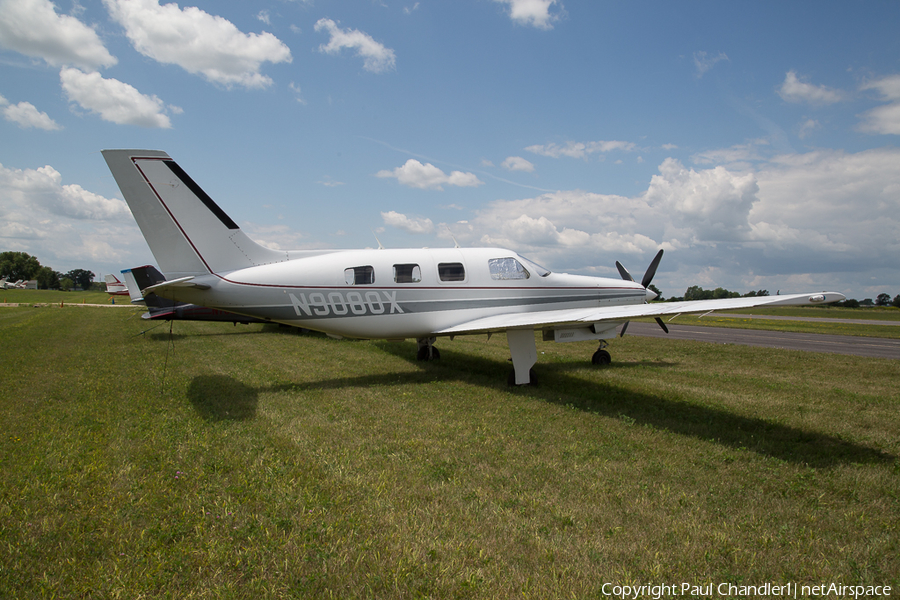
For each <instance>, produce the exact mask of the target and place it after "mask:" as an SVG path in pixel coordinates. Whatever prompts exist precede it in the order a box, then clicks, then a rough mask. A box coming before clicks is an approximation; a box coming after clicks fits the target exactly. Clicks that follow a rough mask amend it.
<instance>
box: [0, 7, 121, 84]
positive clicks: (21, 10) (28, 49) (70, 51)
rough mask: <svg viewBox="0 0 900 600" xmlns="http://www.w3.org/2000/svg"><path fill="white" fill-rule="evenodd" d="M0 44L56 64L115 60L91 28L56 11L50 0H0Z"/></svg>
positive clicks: (87, 64) (92, 66) (91, 64)
mask: <svg viewBox="0 0 900 600" xmlns="http://www.w3.org/2000/svg"><path fill="white" fill-rule="evenodd" d="M0 46H2V47H4V48H8V49H10V50H14V51H16V52H19V53H21V54H24V55H26V56H32V57H35V58H40V59H42V60H44V61H46V62H47V63H49V64H50V65H53V66H57V67H61V66H63V65H76V66H79V67H82V68H86V69H97V68H100V67H110V66H112V65H114V64H116V58H115V57H114V56H113V55H112V54H110V53H109V51H108V50H107V49H106V47H105V46H104V45H103V42H101V41H100V37H99V36H98V35H97V32H96V31H94V29H93V28H91V27H88V26H87V25H85V24H84V23H82V22H81V21H79V20H78V19H76V18H75V17H71V16H68V15H60V14H57V12H56V7H55V6H54V5H53V3H52V2H50V0H0Z"/></svg>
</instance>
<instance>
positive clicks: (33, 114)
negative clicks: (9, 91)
mask: <svg viewBox="0 0 900 600" xmlns="http://www.w3.org/2000/svg"><path fill="white" fill-rule="evenodd" d="M0 106H2V107H4V108H3V118H4V119H6V120H7V121H9V122H11V123H15V124H16V125H18V126H19V127H21V128H22V129H28V128H29V127H34V128H35V129H43V130H45V131H56V130H58V129H62V127H60V125H59V123H57V122H56V121H54V120H53V119H51V118H50V116H49V115H48V114H47V113H45V112H41V111H39V110H38V109H37V108H36V107H35V106H34V104H32V103H31V102H19V103H18V104H9V102H7V100H6V98H4V97H3V96H0Z"/></svg>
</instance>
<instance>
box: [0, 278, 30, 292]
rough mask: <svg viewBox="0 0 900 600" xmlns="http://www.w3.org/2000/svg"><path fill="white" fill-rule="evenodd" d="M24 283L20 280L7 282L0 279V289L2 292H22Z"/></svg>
mask: <svg viewBox="0 0 900 600" xmlns="http://www.w3.org/2000/svg"><path fill="white" fill-rule="evenodd" d="M25 284H26V281H25V280H24V279H20V280H18V281H16V282H12V281H8V280H7V279H6V278H4V279H0V289H4V290H22V289H25Z"/></svg>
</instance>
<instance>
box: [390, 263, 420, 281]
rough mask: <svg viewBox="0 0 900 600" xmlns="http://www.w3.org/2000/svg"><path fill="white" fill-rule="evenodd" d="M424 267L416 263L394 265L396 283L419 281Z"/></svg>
mask: <svg viewBox="0 0 900 600" xmlns="http://www.w3.org/2000/svg"><path fill="white" fill-rule="evenodd" d="M420 281H422V269H420V268H419V265H416V264H407V265H394V283H419V282H420Z"/></svg>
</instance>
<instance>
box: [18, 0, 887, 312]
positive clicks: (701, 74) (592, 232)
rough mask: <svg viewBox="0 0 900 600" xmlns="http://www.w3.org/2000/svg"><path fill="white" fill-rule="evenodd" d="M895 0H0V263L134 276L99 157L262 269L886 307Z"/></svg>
mask: <svg viewBox="0 0 900 600" xmlns="http://www.w3.org/2000/svg"><path fill="white" fill-rule="evenodd" d="M898 28H900V4H898V3H897V2H893V1H891V2H876V1H872V2H846V1H842V2H822V1H816V2H791V3H782V2H704V1H696V2H684V3H675V2H649V1H648V2H604V1H601V0H590V1H588V0H583V1H579V2H575V1H572V0H555V1H554V0H457V1H453V2H449V1H440V2H438V1H429V0H418V1H414V0H402V1H396V2H395V1H393V0H375V1H373V0H359V1H356V2H348V1H344V2H337V1H331V0H308V1H301V0H293V1H291V0H260V1H257V2H236V1H225V0H218V1H215V2H213V1H211V0H203V1H195V2H188V3H183V4H172V3H170V4H165V3H160V2H159V1H158V0H80V1H78V2H72V1H68V0H58V1H57V2H55V3H51V2H49V1H48V0H0V115H2V117H3V118H2V119H0V139H2V143H0V250H18V251H24V252H28V253H29V254H32V255H34V256H36V257H38V259H39V260H40V261H41V263H42V264H45V265H48V266H51V267H53V268H54V269H56V270H59V271H67V270H69V269H73V268H86V269H90V270H92V271H94V272H95V273H97V274H98V275H100V274H103V273H110V272H112V273H118V272H119V271H120V270H121V269H124V268H128V267H132V266H137V265H141V264H146V263H153V262H154V261H153V257H152V255H151V253H150V251H149V249H148V248H147V246H146V244H145V243H144V241H143V239H142V237H141V236H140V233H139V231H138V229H137V227H136V225H135V224H134V221H133V219H132V218H131V216H130V213H129V212H128V209H127V207H126V206H125V204H124V202H123V201H122V200H121V195H120V193H119V191H118V188H117V187H116V185H115V182H114V181H113V179H112V177H111V175H110V174H109V172H108V170H107V168H106V165H105V163H104V161H103V159H102V157H101V156H100V154H99V150H101V149H103V148H125V147H128V148H149V149H161V150H165V151H167V152H169V154H170V155H171V156H172V157H173V158H175V159H176V160H177V161H178V162H179V163H180V164H181V165H182V167H184V168H185V170H187V171H188V173H190V174H191V175H192V177H193V178H194V179H195V180H196V181H197V182H198V183H199V184H200V185H201V186H202V187H203V188H204V189H205V190H206V191H207V192H208V193H209V194H210V195H211V196H212V197H213V198H214V199H215V200H216V201H217V203H219V204H220V205H221V206H222V207H223V208H224V209H225V210H226V212H228V213H229V215H231V216H232V217H233V218H234V220H235V221H237V222H238V223H239V224H240V225H241V227H242V228H243V229H244V230H245V231H246V232H247V233H248V235H250V236H251V237H252V238H254V239H256V240H258V241H260V242H261V243H263V244H266V245H268V246H272V247H278V248H285V249H301V248H318V247H336V248H341V247H346V248H362V247H375V246H377V243H378V242H377V241H376V239H375V236H377V237H378V239H379V240H380V241H381V243H382V244H384V245H385V246H387V247H422V246H430V247H439V246H451V245H453V243H454V242H453V240H454V239H455V240H457V241H458V242H459V244H460V245H463V246H485V245H486V246H503V247H509V248H512V249H514V250H517V251H519V252H521V253H522V254H524V255H525V256H528V257H530V258H532V259H534V260H536V261H537V262H539V263H542V264H544V265H545V266H547V267H548V268H550V269H553V270H559V271H567V272H572V273H584V274H595V275H608V276H611V277H618V274H617V271H616V269H615V261H616V260H620V261H622V262H623V263H624V264H625V265H627V266H628V267H629V269H630V270H631V271H632V273H633V274H635V275H636V276H637V277H639V276H640V274H641V273H642V272H643V270H644V269H645V268H646V265H647V264H648V263H649V261H650V259H651V258H652V257H653V255H654V253H655V252H656V250H657V249H658V248H664V249H665V250H666V256H665V258H664V260H663V263H662V266H661V267H660V269H659V272H658V273H657V276H656V279H655V280H654V283H655V284H656V285H657V286H658V287H659V288H660V289H661V290H662V291H663V294H664V295H666V296H669V295H680V294H682V293H683V292H684V290H685V288H686V287H687V286H689V285H701V286H703V287H707V288H710V287H718V286H722V287H726V288H728V289H732V290H737V291H742V292H745V291H749V290H756V289H768V290H770V291H771V292H773V293H774V292H775V291H776V290H782V291H783V292H785V293H787V292H789V291H811V290H823V289H828V290H832V291H839V292H843V293H845V294H848V295H849V296H851V297H856V298H859V299H862V298H866V297H875V296H876V295H877V294H878V293H881V292H887V293H889V294H890V295H891V296H894V295H896V294H897V293H900V277H898V275H900V268H898V263H900V261H898V259H897V257H898V255H900V149H898V147H897V142H898V135H900V36H898V35H897V33H896V32H897V30H898Z"/></svg>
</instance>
